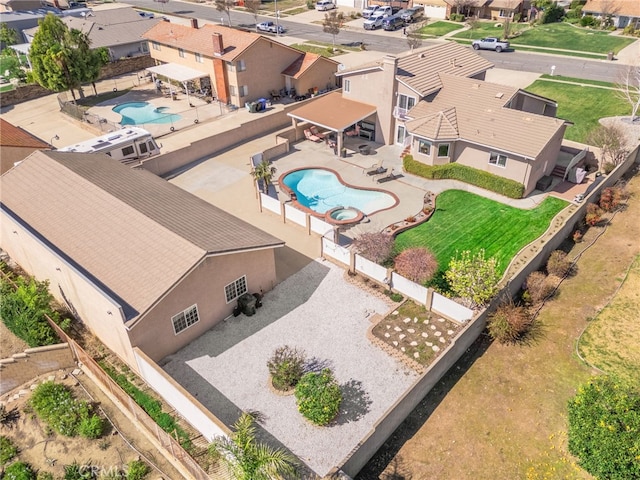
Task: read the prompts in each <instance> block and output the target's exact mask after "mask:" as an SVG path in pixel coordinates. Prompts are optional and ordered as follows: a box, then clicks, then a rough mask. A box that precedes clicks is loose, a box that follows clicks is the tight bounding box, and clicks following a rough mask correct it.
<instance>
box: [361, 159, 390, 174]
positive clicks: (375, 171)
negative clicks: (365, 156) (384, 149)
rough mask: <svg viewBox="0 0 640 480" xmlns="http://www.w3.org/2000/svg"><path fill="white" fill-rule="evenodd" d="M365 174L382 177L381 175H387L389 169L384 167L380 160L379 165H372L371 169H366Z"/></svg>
mask: <svg viewBox="0 0 640 480" xmlns="http://www.w3.org/2000/svg"><path fill="white" fill-rule="evenodd" d="M364 172H365V173H366V174H367V175H380V174H381V173H387V169H386V167H383V166H382V160H380V161H378V162H377V163H374V164H373V165H371V166H370V167H369V168H366V169H365V170H364Z"/></svg>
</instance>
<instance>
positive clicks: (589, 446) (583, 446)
mask: <svg viewBox="0 0 640 480" xmlns="http://www.w3.org/2000/svg"><path fill="white" fill-rule="evenodd" d="M568 410H569V431H568V437H569V451H570V452H571V453H572V454H574V455H575V456H576V457H578V458H579V462H578V463H579V465H580V466H581V467H582V468H584V469H585V470H586V471H587V472H589V473H590V474H591V475H593V476H594V477H596V478H601V479H605V478H606V479H608V480H628V479H631V478H640V389H639V387H638V385H637V384H636V385H628V384H625V383H622V382H621V381H620V380H618V379H615V378H612V377H608V376H602V377H595V378H593V379H591V380H590V381H589V382H588V383H587V384H585V385H582V386H581V387H580V388H579V389H578V393H577V394H576V396H575V397H573V398H572V399H571V400H570V401H569V406H568Z"/></svg>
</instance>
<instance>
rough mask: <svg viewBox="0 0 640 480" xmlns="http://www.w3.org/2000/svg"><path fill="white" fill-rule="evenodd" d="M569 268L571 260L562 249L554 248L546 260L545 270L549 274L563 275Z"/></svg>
mask: <svg viewBox="0 0 640 480" xmlns="http://www.w3.org/2000/svg"><path fill="white" fill-rule="evenodd" d="M570 270H571V261H570V260H569V259H568V258H567V254H566V253H565V252H563V251H562V250H554V251H553V252H551V255H549V259H548V260H547V272H548V273H549V275H555V276H556V277H560V278H562V277H564V276H565V275H567V274H568V273H569V271H570Z"/></svg>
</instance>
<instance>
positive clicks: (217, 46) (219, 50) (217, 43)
mask: <svg viewBox="0 0 640 480" xmlns="http://www.w3.org/2000/svg"><path fill="white" fill-rule="evenodd" d="M211 36H212V37H213V53H214V55H217V56H221V55H222V54H223V53H224V45H223V44H222V34H221V33H217V32H215V33H213V34H212V35H211Z"/></svg>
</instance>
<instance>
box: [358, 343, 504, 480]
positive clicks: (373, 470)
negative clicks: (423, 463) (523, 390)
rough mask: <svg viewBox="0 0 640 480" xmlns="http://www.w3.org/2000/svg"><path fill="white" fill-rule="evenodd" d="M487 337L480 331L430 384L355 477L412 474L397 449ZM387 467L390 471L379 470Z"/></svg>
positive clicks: (388, 479)
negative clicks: (432, 383)
mask: <svg viewBox="0 0 640 480" xmlns="http://www.w3.org/2000/svg"><path fill="white" fill-rule="evenodd" d="M491 343H492V342H491V339H490V338H489V337H488V336H487V335H485V334H482V335H480V337H478V339H477V340H476V341H475V342H474V343H473V344H472V345H471V347H469V349H468V350H467V351H466V352H465V354H464V355H463V356H462V357H461V358H460V360H458V361H457V362H456V363H455V365H454V366H453V367H452V368H450V369H449V371H448V372H447V374H446V375H445V376H444V377H443V378H442V379H441V380H440V381H439V382H438V383H437V384H436V385H435V386H434V387H433V389H432V390H431V391H430V392H429V393H428V394H427V396H426V397H424V398H423V399H422V401H421V402H420V403H419V404H418V406H417V407H416V408H414V409H413V411H412V412H411V413H410V414H409V416H408V417H407V418H406V419H405V420H404V422H402V423H401V424H400V426H399V427H398V428H397V429H396V430H395V431H394V432H393V433H392V434H391V436H390V437H389V438H388V439H387V441H386V442H385V443H384V444H383V445H382V446H381V447H380V449H378V451H377V452H376V454H375V455H374V456H373V457H372V458H371V460H369V461H368V462H367V464H366V465H365V466H364V467H363V468H362V470H361V471H360V473H358V475H356V477H355V480H376V479H381V480H401V479H403V480H409V479H411V478H413V476H412V473H411V472H410V471H409V470H408V468H407V467H405V466H404V465H403V464H402V458H401V457H399V456H398V452H399V451H400V449H401V448H402V447H403V445H404V444H405V442H406V441H407V440H409V439H411V438H412V437H413V436H414V435H415V434H416V433H417V432H418V430H420V428H421V427H422V426H423V425H424V423H425V422H426V421H427V419H428V418H429V417H430V416H431V414H432V413H433V411H434V410H435V409H436V408H437V407H438V405H440V403H441V402H442V400H443V399H444V397H445V396H446V395H447V393H449V391H450V390H451V389H452V388H453V387H454V386H455V385H456V383H458V381H459V380H460V379H461V378H462V377H463V375H464V374H465V373H466V372H467V370H469V368H470V367H471V366H472V365H473V364H474V363H475V361H476V360H477V359H478V358H480V357H481V356H482V355H484V353H485V352H486V351H487V349H488V348H489V346H490V345H491ZM387 467H389V468H390V469H391V472H387V473H385V474H384V475H382V473H383V472H384V471H385V470H386V469H387Z"/></svg>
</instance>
